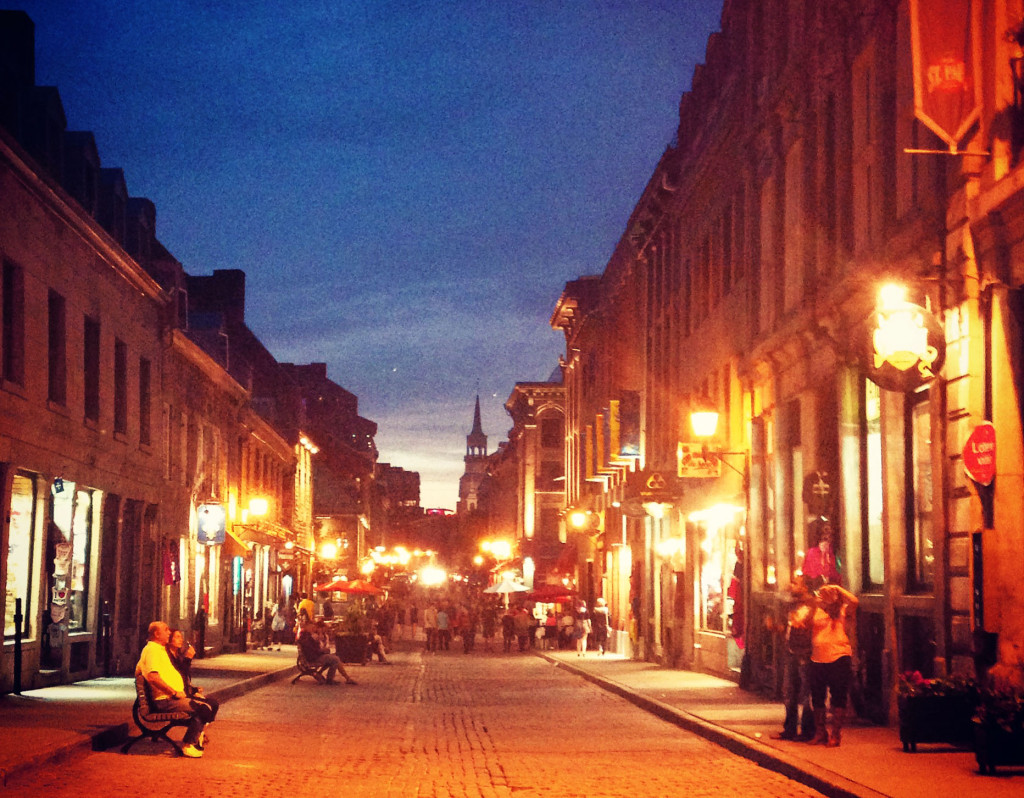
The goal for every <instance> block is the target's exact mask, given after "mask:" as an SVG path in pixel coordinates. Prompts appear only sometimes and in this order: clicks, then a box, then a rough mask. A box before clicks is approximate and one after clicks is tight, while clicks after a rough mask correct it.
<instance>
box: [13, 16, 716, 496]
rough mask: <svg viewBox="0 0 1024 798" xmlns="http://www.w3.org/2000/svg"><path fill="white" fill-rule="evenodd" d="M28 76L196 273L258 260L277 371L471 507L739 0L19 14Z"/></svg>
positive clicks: (251, 312)
mask: <svg viewBox="0 0 1024 798" xmlns="http://www.w3.org/2000/svg"><path fill="white" fill-rule="evenodd" d="M5 7H7V8H18V9H23V10H25V11H27V12H29V14H30V15H31V16H32V18H33V20H34V21H35V23H36V53H37V55H36V82H37V83H38V84H40V85H54V86H57V88H58V89H59V90H60V94H61V97H62V99H63V102H64V109H65V112H66V114H67V117H68V128H69V129H70V130H92V131H93V132H94V133H95V135H96V143H97V146H98V148H99V152H100V157H101V159H102V165H103V166H104V167H120V168H122V169H124V172H125V178H126V180H127V183H128V190H129V193H130V194H132V195H133V196H141V197H148V198H149V199H151V200H152V201H153V202H154V203H155V204H156V208H157V236H158V237H159V239H160V240H161V242H162V243H163V244H164V245H165V246H166V247H167V248H168V250H170V252H171V253H172V254H173V255H174V256H175V257H176V258H177V259H178V260H179V261H181V263H182V264H183V265H184V267H185V269H186V270H187V271H188V272H190V273H191V274H210V273H212V271H213V270H214V269H243V270H244V271H245V272H246V275H247V314H246V315H247V321H248V324H249V326H250V327H251V328H252V329H253V331H254V332H255V333H256V334H257V335H258V336H259V338H260V340H261V341H262V342H263V343H264V344H265V345H266V346H267V348H268V349H269V350H270V351H271V352H272V353H273V354H274V356H275V357H277V359H278V360H281V361H286V362H296V363H308V362H314V361H325V362H326V363H327V365H328V375H329V376H330V377H331V379H333V380H334V381H335V382H337V383H339V384H340V385H342V386H344V387H345V388H347V389H348V390H350V391H352V392H353V393H355V394H356V395H357V396H358V397H359V410H360V414H361V415H363V416H365V417H367V418H370V419H372V420H374V421H376V422H377V424H378V427H379V429H378V434H377V439H376V440H377V446H378V448H379V450H380V459H381V460H382V461H386V462H390V463H392V464H393V465H396V466H401V467H402V468H406V469H410V470H414V471H419V472H420V475H421V479H422V491H421V494H422V503H423V505H424V506H428V507H449V508H454V507H455V501H456V498H457V494H458V479H459V476H460V475H461V474H462V471H463V462H462V458H463V456H464V455H465V446H466V439H465V436H466V434H467V433H468V432H469V428H470V424H471V421H472V414H473V401H474V397H475V395H476V394H477V393H479V394H480V397H481V407H482V412H483V427H484V432H486V433H487V435H488V437H489V450H493V449H494V448H495V447H496V446H497V444H498V443H499V442H500V441H502V440H504V439H505V438H506V435H507V432H508V430H509V427H510V426H511V420H510V419H509V418H508V416H507V414H506V413H505V410H504V402H505V400H506V399H507V398H508V396H509V394H510V393H511V391H512V388H513V386H514V384H515V383H516V382H517V381H536V380H546V379H547V378H548V377H549V375H550V374H551V373H552V371H553V370H554V369H555V368H556V366H557V363H558V354H559V353H560V352H561V351H562V337H561V333H557V332H555V331H553V330H551V329H550V327H549V326H548V320H549V318H550V316H551V311H552V309H553V307H554V303H555V302H556V301H557V299H558V296H559V294H560V292H561V290H562V288H563V286H564V284H565V282H566V280H571V279H573V278H575V277H578V276H580V275H583V274H599V273H601V272H602V271H603V269H604V267H605V264H606V263H607V260H608V258H609V257H610V255H611V253H612V251H613V249H614V247H615V244H616V242H617V241H618V239H619V237H620V236H621V235H622V232H623V231H624V229H625V224H626V221H627V219H628V217H629V214H630V212H631V210H632V209H633V207H634V205H635V203H636V201H637V199H638V198H639V197H640V194H641V192H642V190H643V187H644V185H645V184H646V182H647V180H648V178H649V177H650V175H651V172H652V171H653V169H654V166H655V164H656V163H657V161H658V159H659V157H660V156H661V154H662V153H663V152H664V150H665V147H666V146H668V144H669V143H670V142H671V141H672V139H673V137H674V135H675V128H676V125H677V123H678V103H679V97H680V95H681V94H682V93H683V92H684V91H685V90H686V89H688V88H689V85H690V79H691V77H692V75H693V70H694V67H695V65H696V64H698V63H700V62H702V61H703V59H704V52H705V46H706V43H707V37H708V35H709V33H711V32H712V31H714V30H717V28H718V23H719V20H720V15H721V9H722V0H677V2H672V0H660V1H659V2H630V1H629V0H623V2H600V1H599V0H595V1H594V2H584V1H582V0H578V1H576V0H573V1H567V2H556V1H555V0H536V1H535V2H500V1H499V0H480V2H462V0H454V1H452V2H443V1H442V0H435V1H434V2H387V1H386V0H384V1H382V0H294V2H289V3H270V2H260V1H259V0H255V1H254V0H245V1H244V2H240V1H238V0H218V2H211V1H210V0H208V1H207V2H180V1H179V2H149V1H148V0H136V2H129V1H128V0H39V2H20V3H19V2H12V3H8V4H7V5H6V6H5Z"/></svg>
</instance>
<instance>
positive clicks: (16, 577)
mask: <svg viewBox="0 0 1024 798" xmlns="http://www.w3.org/2000/svg"><path fill="white" fill-rule="evenodd" d="M9 516H10V524H9V539H8V545H7V584H6V590H5V594H6V599H5V604H4V607H5V615H4V637H5V638H13V637H14V634H15V631H16V630H15V627H14V610H15V600H16V599H21V614H22V618H23V619H24V620H23V621H22V624H23V625H22V634H23V635H24V636H25V638H26V639H33V638H34V637H35V615H36V614H35V612H34V611H33V608H32V597H33V595H34V593H35V591H34V589H33V581H34V580H33V576H34V575H35V570H36V569H35V563H36V561H37V557H38V554H37V549H36V477H35V476H33V475H32V474H25V473H21V472H19V473H17V474H15V475H14V480H13V484H12V486H11V508H10V513H9ZM26 622H27V623H26Z"/></svg>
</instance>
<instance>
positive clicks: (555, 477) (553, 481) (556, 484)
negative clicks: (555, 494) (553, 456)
mask: <svg viewBox="0 0 1024 798" xmlns="http://www.w3.org/2000/svg"><path fill="white" fill-rule="evenodd" d="M564 471H565V469H564V468H562V463H561V461H552V460H545V461H544V462H542V463H541V464H540V475H539V476H538V477H537V490H558V489H559V488H560V487H561V485H562V481H561V480H560V479H559V477H561V476H563V472H564Z"/></svg>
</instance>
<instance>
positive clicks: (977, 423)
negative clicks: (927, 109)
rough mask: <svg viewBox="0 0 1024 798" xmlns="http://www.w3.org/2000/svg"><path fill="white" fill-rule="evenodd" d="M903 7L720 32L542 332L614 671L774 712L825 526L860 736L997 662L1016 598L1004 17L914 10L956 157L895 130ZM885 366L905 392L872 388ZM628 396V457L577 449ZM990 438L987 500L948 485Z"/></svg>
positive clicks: (907, 91)
mask: <svg viewBox="0 0 1024 798" xmlns="http://www.w3.org/2000/svg"><path fill="white" fill-rule="evenodd" d="M911 5H912V4H911V3H910V2H908V1H907V0H903V1H902V2H882V1H881V0H878V1H877V2H875V1H874V0H849V1H848V2H836V3H812V2H804V1H803V0H779V2H770V3H763V2H753V1H752V0H751V1H750V2H748V1H747V0H729V1H728V2H726V3H725V4H724V8H723V14H722V24H721V30H720V31H719V32H716V33H715V34H713V35H712V36H711V37H710V39H709V41H708V45H707V52H706V57H705V62H704V63H703V64H702V65H700V66H699V67H698V68H697V70H696V71H695V73H694V76H693V82H692V87H691V89H690V91H689V92H687V93H686V94H685V95H683V97H682V98H681V102H680V124H679V128H678V132H677V137H676V140H675V141H674V142H673V143H672V144H671V145H670V146H669V147H668V148H667V149H666V151H665V152H664V155H663V157H662V158H661V160H660V162H659V164H658V166H657V167H656V169H655V171H654V174H653V175H652V176H651V179H650V181H649V183H648V185H647V187H646V189H645V191H644V193H643V195H642V197H641V198H640V200H639V202H638V203H637V205H636V207H635V209H634V211H633V213H632V215H631V218H630V220H629V222H628V225H627V229H626V231H625V234H624V235H623V237H622V239H621V240H620V242H619V245H618V247H617V248H616V250H615V253H614V254H613V256H612V258H611V259H610V261H609V262H608V264H607V265H606V267H605V270H604V272H603V273H602V274H601V275H600V276H598V277H586V278H581V279H580V280H576V281H573V282H571V283H569V284H567V285H566V289H565V291H564V292H563V294H562V297H561V298H560V300H559V302H558V305H557V307H556V311H555V314H554V316H553V318H552V323H553V325H554V326H556V327H559V328H562V329H563V330H564V331H565V333H566V355H565V359H564V372H565V383H566V397H567V398H566V403H567V413H566V416H567V424H568V427H567V441H568V449H567V453H566V460H567V463H568V466H569V473H568V474H567V490H568V495H567V505H568V506H570V507H573V506H579V507H581V508H583V509H586V510H589V511H591V512H594V513H596V514H598V517H599V523H600V526H599V530H600V536H599V538H598V550H597V557H596V560H597V562H599V563H600V564H601V565H602V573H601V579H602V581H603V585H604V588H605V591H606V594H607V595H609V597H610V598H611V599H612V604H613V605H615V606H617V608H618V610H619V613H620V615H619V619H618V620H617V622H616V625H617V629H618V630H619V632H620V634H622V635H623V637H625V636H626V635H627V634H628V636H629V637H630V642H631V650H632V651H633V653H634V654H635V655H636V656H639V657H642V658H645V659H651V660H658V661H662V662H665V663H668V664H673V665H680V666H685V667H696V668H700V669H704V670H709V671H712V672H716V673H720V674H724V675H732V677H733V678H736V679H737V680H739V681H740V682H741V683H743V684H745V685H749V686H751V687H755V688H761V689H765V690H767V691H770V692H772V691H775V690H776V689H777V688H778V684H779V679H780V675H781V674H780V670H779V655H780V651H781V640H780V638H779V633H778V631H777V629H779V628H780V621H781V619H782V618H783V614H782V610H783V606H784V603H785V588H786V586H787V585H788V583H789V581H790V579H791V578H792V577H793V576H794V575H795V574H797V573H799V572H800V570H801V568H802V564H803V560H804V555H805V553H806V551H807V550H808V548H809V547H810V546H811V545H813V544H814V542H815V541H814V540H813V539H811V532H810V530H812V529H813V528H814V525H812V524H811V522H812V521H815V520H816V519H822V518H824V519H826V520H828V522H830V523H831V524H832V525H833V527H834V528H835V529H836V530H837V532H838V536H837V545H838V552H837V553H838V555H839V562H840V565H841V579H842V581H843V582H844V583H845V584H846V586H847V587H849V588H850V589H851V590H853V591H854V592H856V593H857V594H858V595H859V597H860V602H861V603H860V610H859V613H858V622H857V634H856V640H857V643H856V652H855V654H856V656H855V659H856V665H857V681H858V683H857V689H856V691H855V693H856V696H857V703H858V710H859V711H860V712H861V714H863V715H865V716H867V717H871V718H875V719H877V720H882V721H885V720H888V719H890V718H891V717H892V714H893V712H894V709H895V702H894V701H893V700H892V691H893V690H894V687H895V684H896V680H897V676H898V674H899V673H901V672H903V671H905V670H920V671H921V672H922V673H925V674H926V675H940V674H943V673H948V672H951V671H958V672H963V671H972V670H973V669H974V658H975V655H976V654H977V655H983V654H984V652H982V651H981V650H980V648H979V646H980V644H982V643H984V642H985V640H986V638H990V636H991V635H994V634H999V635H1003V636H1015V637H1017V638H1018V639H1019V637H1020V636H1021V630H1019V629H1017V628H1016V626H1017V624H1016V621H1015V620H1014V619H1015V618H1016V617H1018V616H1019V615H1020V609H1021V599H1022V598H1024V596H1022V591H1024V588H1022V586H1021V582H1020V580H1019V568H1020V554H1019V552H1020V551H1021V550H1022V544H1024V540H1022V537H1021V536H1022V534H1024V532H1022V530H1021V528H1020V525H1019V524H1017V523H1015V521H1014V520H1013V519H1016V518H1019V517H1020V516H1021V513H1022V511H1024V507H1021V503H1022V495H1024V491H1022V488H1024V485H1022V484H1021V480H1022V473H1021V471H1022V469H1021V462H1024V457H1022V442H1021V413H1020V395H1021V372H1022V363H1021V356H1020V340H1021V338H1020V335H1021V326H1020V318H1021V317H1020V312H1021V307H1022V306H1021V303H1020V288H1021V279H1020V273H1021V269H1020V268H1019V267H1018V266H1017V265H1016V264H1017V261H1018V260H1019V255H1020V241H1021V235H1022V234H1021V230H1022V228H1021V226H1020V208H1021V202H1020V197H1021V196H1022V195H1021V189H1020V186H1021V185H1022V183H1021V178H1020V169H1021V168H1022V167H1020V166H1019V153H1020V146H1021V142H1022V141H1024V137H1022V134H1021V130H1022V128H1021V119H1022V111H1021V107H1022V100H1021V97H1022V81H1021V79H1020V75H1021V74H1022V70H1021V68H1020V64H1021V63H1022V61H1021V60H1020V59H1021V55H1022V53H1021V49H1020V44H1019V42H1020V41H1021V38H1022V37H1021V33H1020V32H1021V19H1022V18H1024V9H1022V7H1021V3H1020V2H1017V1H1016V0H1011V2H999V3H997V2H981V3H973V4H967V3H964V4H963V7H964V13H965V14H967V15H968V16H962V17H957V16H956V14H955V13H949V14H946V13H944V14H943V15H941V16H934V15H935V13H936V12H935V8H934V4H930V3H924V2H922V3H919V4H916V3H915V4H913V5H915V10H920V12H921V14H922V15H923V16H922V17H921V18H922V19H924V20H925V21H926V22H927V23H928V24H932V23H934V24H937V25H939V26H940V27H941V26H942V25H945V26H947V27H948V26H955V30H953V33H954V34H955V35H953V36H952V38H953V39H959V40H960V41H961V42H963V41H967V42H970V43H971V44H972V47H971V48H970V49H969V50H968V51H967V52H966V55H961V61H960V62H959V63H960V66H961V69H960V70H959V71H956V70H954V73H955V76H957V80H955V81H953V83H954V84H955V85H953V87H952V88H953V89H955V90H957V91H962V92H963V93H964V95H965V96H968V95H969V98H970V99H971V101H973V102H976V104H977V113H976V114H975V115H974V116H973V117H971V118H968V119H966V120H965V123H964V125H963V128H962V130H961V131H960V132H959V133H958V134H957V138H956V141H955V145H956V146H955V147H951V146H950V142H949V141H947V140H944V139H943V138H942V136H941V135H940V134H939V133H938V132H937V131H936V129H935V128H934V126H932V125H930V124H928V123H927V122H926V121H924V120H923V119H922V118H921V114H918V115H917V116H915V92H914V87H915V80H914V76H915V74H916V73H915V61H914V58H913V53H914V46H913V45H914V42H915V41H916V39H915V36H916V31H915V29H914V28H912V25H911V13H910V12H911ZM953 5H954V6H957V4H956V3H954V4H953ZM929 14H931V15H933V16H932V17H929V16H928V15H929ZM964 64H966V65H967V66H966V67H964ZM933 69H934V67H933ZM920 74H923V75H925V77H927V75H929V74H932V75H934V74H935V73H934V71H933V72H931V73H928V72H927V64H926V65H925V71H924V72H920ZM964 74H966V75H967V78H963V75H964ZM962 78H963V79H962ZM957 81H959V82H957ZM925 83H927V81H926V80H925ZM975 88H976V91H975ZM947 89H950V87H949V86H945V88H944V90H947ZM969 107H970V103H968V108H969ZM908 151H913V152H908ZM954 151H955V154H951V153H952V152H954ZM887 283H894V284H897V285H899V286H900V287H901V288H902V289H903V291H904V292H905V294H904V299H902V300H900V301H898V302H895V303H894V304H885V303H888V302H889V301H890V300H883V299H880V289H881V287H882V286H883V285H884V284H887ZM887 296H888V295H887ZM908 309H909V310H908ZM900 314H902V315H900ZM897 317H898V318H899V320H900V323H901V324H902V323H903V322H906V324H905V325H903V326H902V327H901V328H900V330H901V336H900V337H898V338H897V345H894V346H889V344H888V343H887V340H888V339H884V338H883V333H884V332H885V330H886V329H889V328H888V327H886V326H884V325H887V324H889V322H891V321H892V320H894V319H897ZM886 347H888V349H886ZM906 352H912V353H913V360H912V366H913V369H914V370H916V372H917V375H918V377H919V378H918V379H914V380H909V379H902V378H903V377H906V375H907V370H906V364H901V366H902V368H903V370H900V369H899V368H897V369H896V371H898V372H899V376H900V377H901V379H900V380H895V379H893V378H892V373H891V369H892V368H895V367H893V366H892V362H893V361H892V360H890V359H889V358H890V357H893V358H895V357H896V356H897V355H900V354H905V353H906ZM931 365H934V367H935V368H934V370H932V369H930V368H929V367H930V366H931ZM886 369H890V373H880V372H885V370H886ZM633 393H637V394H638V395H639V405H640V407H639V435H638V442H639V447H638V449H637V451H636V452H629V453H627V452H624V451H623V450H622V448H621V440H619V441H617V442H614V443H613V436H612V433H611V431H610V430H608V431H606V432H604V433H602V432H601V430H602V429H604V428H605V427H607V425H606V423H605V419H606V418H607V417H608V416H609V414H612V415H614V414H613V413H611V411H610V405H611V403H612V402H614V401H621V400H622V399H623V398H624V397H626V396H629V395H632V394H633ZM707 406H710V407H711V408H713V409H715V410H717V412H718V413H719V416H720V419H721V421H720V423H719V427H718V431H717V433H716V434H715V435H714V437H712V438H710V439H703V440H701V439H699V438H697V437H696V435H695V433H693V432H692V431H691V429H690V425H689V423H688V421H689V416H690V413H691V411H693V410H698V409H706V407H707ZM984 422H991V423H992V424H993V425H994V429H995V441H996V449H995V451H996V456H995V464H994V472H995V477H994V479H993V480H992V481H991V483H990V484H989V485H988V486H986V485H984V484H980V483H978V482H975V481H974V480H972V479H970V478H969V477H968V476H967V474H966V473H965V467H964V466H965V462H964V460H965V446H966V445H967V444H968V441H969V440H970V439H972V434H974V435H976V434H977V433H976V430H978V429H979V427H985V423H984ZM588 441H589V443H588Z"/></svg>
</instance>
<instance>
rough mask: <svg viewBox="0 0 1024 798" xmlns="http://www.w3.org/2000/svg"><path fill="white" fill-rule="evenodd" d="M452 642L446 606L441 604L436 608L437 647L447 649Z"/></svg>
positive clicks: (450, 623) (450, 624) (450, 625)
mask: <svg viewBox="0 0 1024 798" xmlns="http://www.w3.org/2000/svg"><path fill="white" fill-rule="evenodd" d="M451 643H452V622H451V619H450V618H449V617H448V607H447V606H446V605H444V604H442V605H441V606H440V607H439V608H438V610H437V647H438V649H443V650H444V651H447V650H448V649H449V647H450V646H451Z"/></svg>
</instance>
